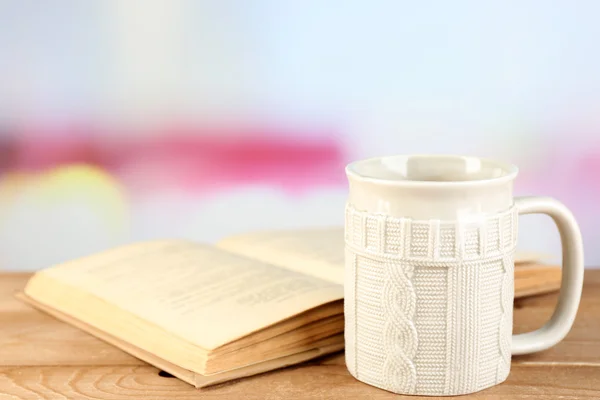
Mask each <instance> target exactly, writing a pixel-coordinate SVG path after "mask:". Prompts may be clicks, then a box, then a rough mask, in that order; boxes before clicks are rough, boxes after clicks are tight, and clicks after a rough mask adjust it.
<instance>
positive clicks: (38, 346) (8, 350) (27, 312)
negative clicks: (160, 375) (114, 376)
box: [0, 274, 146, 365]
mask: <svg viewBox="0 0 600 400" xmlns="http://www.w3.org/2000/svg"><path fill="white" fill-rule="evenodd" d="M29 276H30V274H0V327H1V329H0V365H146V364H145V363H144V362H142V361H140V360H138V359H137V358H135V357H132V356H130V355H129V354H127V353H125V352H123V351H121V350H119V349H117V348H116V347H113V346H110V345H108V344H106V343H104V342H103V341H101V340H99V339H96V338H95V337H93V336H91V335H88V334H86V333H84V332H82V331H80V330H79V329H77V328H74V327H72V326H70V325H67V324H65V323H63V322H60V321H58V320H56V319H54V318H52V317H50V316H48V315H46V314H44V313H41V312H39V311H37V310H35V309H33V308H31V307H30V306H28V305H26V304H24V303H23V302H21V301H19V300H17V299H16V298H14V293H16V291H17V290H19V289H22V288H23V287H24V285H25V282H27V279H28V278H29Z"/></svg>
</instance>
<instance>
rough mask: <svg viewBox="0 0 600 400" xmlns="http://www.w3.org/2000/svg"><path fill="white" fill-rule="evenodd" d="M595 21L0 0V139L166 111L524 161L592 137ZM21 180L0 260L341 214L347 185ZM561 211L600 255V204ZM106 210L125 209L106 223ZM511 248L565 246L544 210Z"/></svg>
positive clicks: (320, 5) (553, 192) (359, 153)
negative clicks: (137, 193)
mask: <svg viewBox="0 0 600 400" xmlns="http://www.w3.org/2000/svg"><path fill="white" fill-rule="evenodd" d="M598 15H600V3H599V2H595V1H579V2H569V1H553V2H544V1H537V0H536V1H529V2H520V1H515V0H510V1H500V0H494V1H488V2H478V1H467V0H456V1H452V2H436V3H423V2H409V1H393V0H389V1H346V2H344V4H343V6H340V3H332V2H323V1H316V0H309V1H302V2H291V1H290V2H287V1H276V0H255V1H251V2H249V1H244V0H219V1H217V0H215V1H191V0H188V1H177V0H175V1H173V0H171V1H168V0H127V1H122V0H108V1H102V2H83V1H75V0H49V1H46V2H44V4H43V6H42V5H40V4H39V3H35V2H33V1H31V0H26V1H17V0H8V1H3V2H0V123H1V126H0V136H1V135H12V134H14V133H13V132H14V131H13V130H11V127H13V126H15V125H20V124H24V123H25V124H26V123H30V122H31V121H64V120H69V119H76V120H80V119H84V120H90V121H95V123H97V124H101V125H103V126H111V127H114V129H108V130H106V131H105V134H106V135H112V136H114V137H116V138H117V139H119V138H120V136H119V135H122V134H123V131H126V132H128V133H130V134H132V135H140V134H143V132H144V130H143V129H136V130H129V129H124V127H132V126H135V127H137V128H140V127H142V128H143V127H148V128H150V127H152V126H155V125H156V124H160V123H162V122H164V121H173V120H185V121H223V120H225V121H227V120H235V121H261V120H265V119H266V120H271V121H272V120H276V121H285V123H292V124H300V125H301V124H310V123H312V122H315V121H317V122H321V121H322V122H326V123H329V124H334V125H335V126H337V127H338V128H339V129H338V135H339V140H340V141H341V142H343V143H346V144H348V146H349V148H350V149H351V151H352V153H351V154H350V155H349V156H350V158H362V157H367V156H373V155H382V154H398V153H403V154H407V153H454V154H470V155H481V156H487V157H495V158H501V159H505V160H508V161H511V162H514V163H516V164H518V165H519V166H520V167H521V169H522V170H524V171H528V170H537V169H539V168H540V165H545V164H543V163H547V162H548V160H547V159H546V158H545V157H546V156H545V154H546V148H547V147H548V148H552V147H553V146H556V145H555V144H554V143H557V142H558V143H559V145H558V146H560V143H561V142H562V141H565V142H567V143H569V142H571V144H572V145H573V146H575V145H576V146H577V147H578V148H579V149H585V148H586V147H587V148H592V147H594V146H596V147H597V148H599V149H600V146H599V145H600V143H599V141H600V136H599V134H598V131H597V130H596V128H597V127H599V126H600V124H599V122H600V121H598V118H600V117H599V116H600V113H598V111H599V110H598V104H600V75H599V74H598V73H597V72H598V71H599V70H600V53H598V51H597V38H598V37H600V25H599V24H598V23H597V16H598ZM572 123H573V124H578V126H585V127H587V126H593V127H596V128H594V129H578V130H575V131H571V130H569V127H570V126H571V124H572ZM555 127H560V129H554V128H555ZM565 136H568V139H567V140H565V139H564V137H565ZM571 157H572V158H577V153H574V155H571ZM599 157H600V154H599ZM572 158H571V159H567V160H563V161H561V162H565V163H566V162H570V160H572ZM107 185H109V186H110V184H107ZM27 188H28V189H27V190H23V191H22V192H20V193H19V196H20V197H19V198H18V201H13V202H11V203H10V204H4V205H3V207H4V208H3V210H2V211H3V213H4V215H5V218H4V219H3V220H2V224H1V226H0V254H1V255H2V256H1V257H0V268H5V269H37V268H42V267H44V266H47V265H49V264H52V263H55V262H61V261H64V260H67V259H69V258H73V257H76V256H80V255H83V254H89V253H91V252H94V251H98V250H102V249H104V248H107V247H110V246H113V245H117V244H121V243H125V242H129V241H134V240H143V239H150V238H155V237H165V236H170V237H171V236H175V237H187V238H192V239H197V240H202V241H215V240H217V239H219V238H221V237H223V236H226V235H228V234H233V233H238V232H243V231H247V230H254V229H276V228H291V227H306V226H315V225H316V226H329V225H341V223H342V219H343V204H344V201H345V196H346V189H345V188H344V187H332V188H320V189H315V190H314V191H312V192H311V193H308V194H303V195H300V196H292V195H290V194H289V193H284V192H282V191H280V190H278V189H277V188H273V187H268V186H264V187H263V186H256V187H240V188H231V189H227V190H224V191H222V192H219V193H217V194H212V195H211V196H203V197H201V198H198V197H196V196H192V195H190V194H189V193H187V192H186V191H185V190H177V189H168V190H165V191H161V192H159V193H154V194H152V195H149V196H145V197H140V198H134V199H133V200H132V199H121V198H117V199H116V200H114V204H113V203H110V204H111V205H110V207H113V208H110V209H109V213H110V214H109V216H106V215H105V214H104V213H105V212H106V209H107V207H108V206H107V205H106V203H99V202H96V201H95V200H94V198H91V199H90V198H88V197H86V196H83V197H78V196H79V195H76V194H73V195H72V196H71V197H69V196H67V197H66V198H63V199H62V200H61V201H62V203H60V202H59V203H53V204H52V205H48V204H46V203H44V204H43V205H40V202H39V201H38V200H37V199H38V198H39V197H40V196H41V195H40V192H39V191H40V190H43V189H40V188H37V187H36V185H35V184H32V185H30V186H27ZM529 189H531V190H533V189H535V188H533V187H532V188H530V187H528V186H526V187H523V188H520V189H519V191H518V194H543V195H550V196H555V197H557V198H559V199H561V200H562V199H563V197H565V196H566V194H565V191H566V190H567V189H565V188H563V187H560V186H549V187H545V190H548V192H545V193H529V192H527V191H528V190H529ZM581 196H583V194H582V195H581ZM568 199H571V197H568ZM571 201H572V200H571ZM567 205H568V206H570V207H574V208H575V209H576V210H575V211H576V215H577V217H578V218H580V219H581V220H584V219H585V221H584V222H585V227H584V233H585V240H586V246H587V247H586V248H587V257H586V262H587V264H588V265H600V250H598V249H596V248H595V246H594V244H595V241H596V239H597V238H598V236H600V235H599V232H598V230H597V228H595V226H598V224H597V223H600V213H598V212H595V213H592V212H591V211H590V210H589V209H587V208H585V209H577V207H578V203H576V202H572V203H567ZM114 213H123V215H126V217H123V218H122V219H121V220H117V222H116V225H115V226H113V225H114V224H113V225H111V224H108V223H107V220H111V219H113V218H116V217H114V215H116V214H114ZM32 232H36V235H32ZM40 232H43V233H42V234H40ZM32 237H35V238H37V239H35V240H32ZM39 238H44V240H41V239H39ZM520 245H521V247H523V248H526V249H527V250H536V251H541V252H545V253H551V254H554V255H556V256H558V255H559V253H560V251H559V249H560V240H559V238H558V234H557V233H556V230H555V228H554V227H553V225H552V223H551V222H550V221H549V220H548V219H547V218H542V217H527V218H526V219H524V220H523V229H522V233H521V238H520Z"/></svg>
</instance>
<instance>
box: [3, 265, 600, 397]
mask: <svg viewBox="0 0 600 400" xmlns="http://www.w3.org/2000/svg"><path fill="white" fill-rule="evenodd" d="M28 277H29V275H28V274H0V326H1V329H0V399H141V398H143V399H161V400H163V399H167V398H168V399H192V398H207V399H211V398H226V399H261V400H262V399H279V398H283V399H329V398H344V399H363V398H369V399H388V398H389V399H397V398H401V396H397V395H393V394H391V393H388V392H385V391H383V390H380V389H376V388H373V387H371V386H368V385H365V384H363V383H360V382H358V381H356V380H355V379H354V378H352V377H351V376H350V375H349V374H348V371H347V370H346V367H345V365H344V358H343V355H342V354H337V355H334V356H330V357H327V358H324V359H321V360H316V361H313V362H310V363H307V364H304V365H300V366H296V367H292V368H287V369H283V370H280V371H274V372H270V373H267V374H263V375H259V376H256V377H252V378H248V379H243V380H240V381H235V382H229V383H227V384H223V385H219V386H216V387H212V388H207V389H204V390H201V391H198V390H196V389H194V388H193V387H191V386H190V385H187V384H186V383H184V382H182V381H180V380H178V379H175V378H168V377H163V376H160V375H159V371H158V370H157V369H155V368H154V367H151V366H149V365H147V364H144V363H142V362H141V361H139V360H137V359H135V358H133V357H131V356H129V355H127V354H125V353H124V352H122V351H120V350H117V349H116V348H114V347H112V346H109V345H107V344H105V343H103V342H101V341H99V340H97V339H95V338H93V337H91V336H89V335H87V334H85V333H83V332H81V331H79V330H77V329H75V328H72V327H70V326H69V325H66V324H63V323H61V322H58V321H56V320H54V319H53V318H50V317H48V316H46V315H44V314H42V313H40V312H38V311H36V310H33V309H31V308H29V307H28V306H26V305H24V304H22V303H20V302H19V301H18V300H16V299H14V298H13V294H14V293H15V292H16V291H17V290H19V289H21V288H22V287H23V286H24V284H25V282H26V280H27V279H28ZM556 298H557V296H556V294H547V295H540V296H535V297H529V298H523V299H519V300H517V301H515V310H514V319H515V327H514V331H515V332H517V333H518V332H526V331H530V330H533V329H536V328H538V327H540V326H542V325H543V324H544V323H545V322H546V321H547V320H548V318H549V317H550V315H551V314H552V312H553V309H554V306H555V304H556ZM407 398H408V399H420V397H414V396H411V397H407ZM461 398H469V399H471V398H472V399H492V400H493V399H532V398H543V399H559V398H568V399H598V398H600V270H595V271H589V270H588V271H587V272H586V277H585V284H584V297H583V299H582V302H581V306H580V312H579V314H578V317H577V319H576V322H575V326H574V328H573V330H572V331H571V332H570V333H569V335H568V336H567V337H566V338H565V340H564V341H563V342H561V343H560V344H558V345H557V346H555V347H554V348H552V349H550V350H547V351H545V352H541V353H538V354H534V355H528V356H521V357H514V358H513V365H512V371H511V374H510V376H509V379H508V380H507V381H506V382H505V383H503V384H501V385H499V386H496V387H493V388H490V389H488V390H485V391H483V392H480V393H476V394H474V395H470V396H464V397H461ZM423 399H432V397H424V398H423Z"/></svg>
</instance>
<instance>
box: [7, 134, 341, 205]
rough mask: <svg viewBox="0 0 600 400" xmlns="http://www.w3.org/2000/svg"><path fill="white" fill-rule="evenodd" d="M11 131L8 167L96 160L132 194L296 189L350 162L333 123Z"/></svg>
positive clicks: (324, 180) (337, 181)
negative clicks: (177, 190)
mask: <svg viewBox="0 0 600 400" xmlns="http://www.w3.org/2000/svg"><path fill="white" fill-rule="evenodd" d="M6 137H7V138H6V139H4V140H3V141H2V144H1V146H0V152H1V153H2V157H1V159H2V164H1V166H2V169H3V170H4V171H5V172H6V171H29V172H41V171H45V170H49V169H52V168H55V167H57V166H60V165H69V164H87V165H93V166H96V167H98V168H101V169H103V170H105V171H107V172H109V173H110V174H112V175H113V176H115V177H116V178H117V179H119V180H120V181H121V182H122V183H123V184H124V185H125V187H126V188H128V189H130V191H131V192H132V193H133V194H137V193H139V192H140V191H142V192H144V191H153V190H154V191H155V190H161V189H169V188H173V187H175V188H181V189H184V190H186V191H189V192H191V193H206V192H207V191H211V190H218V189H219V188H226V187H230V186H236V185H253V184H265V185H272V186H275V187H278V188H281V189H283V190H286V191H291V192H296V191H306V190H310V189H311V188H315V187H319V186H331V185H333V186H340V185H343V184H344V182H345V178H344V173H343V167H344V165H345V164H346V163H347V161H348V156H347V149H346V145H345V144H344V143H343V142H342V141H341V140H340V135H339V133H338V134H336V131H335V130H333V129H330V128H316V129H310V130H309V129H304V130H302V129H298V128H290V127H283V126H268V127H265V126H237V127H236V126H226V127H224V126H220V127H215V126H198V127H186V128H181V127H177V128H167V129H162V130H154V131H151V132H137V133H135V134H132V133H131V132H127V133H125V132H121V133H119V132H106V131H103V130H101V129H98V128H93V127H90V126H85V125H83V124H78V125H75V124H73V125H71V126H63V127H56V126H52V127H39V126H37V127H35V128H28V129H23V130H21V131H17V132H14V134H12V135H7V136H6Z"/></svg>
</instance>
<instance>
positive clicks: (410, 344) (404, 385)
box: [382, 265, 417, 393]
mask: <svg viewBox="0 0 600 400" xmlns="http://www.w3.org/2000/svg"><path fill="white" fill-rule="evenodd" d="M385 272H386V273H385V282H384V284H383V304H382V308H383V311H384V313H385V326H384V328H383V330H384V341H383V345H384V347H385V349H386V350H389V353H386V355H385V357H386V358H385V361H384V364H383V370H384V376H385V378H386V379H387V382H386V385H387V386H389V387H390V388H392V390H393V391H395V392H402V393H414V391H415V386H416V382H417V380H416V379H417V371H416V369H415V365H414V361H413V360H414V358H415V355H416V354H417V330H416V328H415V325H414V323H413V318H414V315H415V307H416V301H417V298H416V295H415V291H414V289H413V286H412V282H411V278H412V268H401V266H396V265H389V266H388V268H386V271H385Z"/></svg>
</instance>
